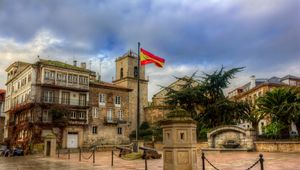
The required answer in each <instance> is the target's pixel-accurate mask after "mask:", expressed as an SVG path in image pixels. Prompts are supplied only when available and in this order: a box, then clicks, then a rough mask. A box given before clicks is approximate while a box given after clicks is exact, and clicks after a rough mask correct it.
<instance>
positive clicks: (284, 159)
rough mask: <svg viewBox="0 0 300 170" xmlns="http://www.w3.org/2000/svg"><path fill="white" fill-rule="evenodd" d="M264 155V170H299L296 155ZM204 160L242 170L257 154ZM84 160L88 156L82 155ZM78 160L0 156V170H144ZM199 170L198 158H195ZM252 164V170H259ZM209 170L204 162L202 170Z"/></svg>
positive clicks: (157, 167) (100, 156)
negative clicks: (204, 167) (204, 165)
mask: <svg viewBox="0 0 300 170" xmlns="http://www.w3.org/2000/svg"><path fill="white" fill-rule="evenodd" d="M262 154H263V155H264V159H265V161H264V167H265V170H300V153H262ZM205 155H206V157H207V159H208V160H209V161H210V162H211V163H212V164H214V165H215V166H216V167H217V168H218V169H221V170H243V169H247V168H248V167H250V166H251V165H252V164H253V163H254V162H255V161H257V160H258V158H259V157H258V155H259V153H257V152H226V153H218V152H209V153H206V154H205ZM83 157H85V158H88V157H89V154H88V153H84V155H83ZM92 161H93V160H92V157H91V158H90V159H89V160H86V159H84V158H82V161H81V162H79V156H78V153H73V154H71V156H70V159H68V156H67V155H61V156H60V158H48V157H43V156H41V155H31V156H25V157H9V158H4V157H0V170H90V169H91V170H94V169H97V170H127V169H132V170H133V169H135V170H142V169H144V160H123V159H120V158H117V157H114V166H113V167H112V166H111V152H97V153H96V159H95V164H93V162H92ZM198 165H199V170H200V169H202V168H200V167H202V164H201V156H200V153H199V155H198ZM259 166H260V165H259V164H258V165H256V166H254V167H253V169H252V170H259V169H260V167H259ZM162 169H163V159H159V160H149V161H148V170H162ZM212 169H213V168H212V167H211V166H210V165H208V163H207V162H206V170H212Z"/></svg>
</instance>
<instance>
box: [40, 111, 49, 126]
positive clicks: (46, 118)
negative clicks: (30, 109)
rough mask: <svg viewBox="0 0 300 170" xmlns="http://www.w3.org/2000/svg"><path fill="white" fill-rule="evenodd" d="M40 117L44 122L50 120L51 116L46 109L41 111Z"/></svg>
mask: <svg viewBox="0 0 300 170" xmlns="http://www.w3.org/2000/svg"><path fill="white" fill-rule="evenodd" d="M42 118H43V122H45V123H49V122H51V116H50V114H49V111H48V110H44V111H43V115H42Z"/></svg>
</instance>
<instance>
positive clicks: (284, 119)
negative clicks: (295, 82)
mask: <svg viewBox="0 0 300 170" xmlns="http://www.w3.org/2000/svg"><path fill="white" fill-rule="evenodd" d="M257 107H258V110H259V111H260V112H263V113H267V114H268V115H269V116H270V117H271V119H272V122H278V123H279V124H282V125H283V126H284V127H285V128H283V129H282V134H283V135H284V136H286V135H288V132H289V128H290V125H291V123H292V122H299V116H300V97H299V89H297V88H277V89H274V90H272V91H269V92H267V93H266V94H265V95H264V96H262V97H260V98H258V100H257Z"/></svg>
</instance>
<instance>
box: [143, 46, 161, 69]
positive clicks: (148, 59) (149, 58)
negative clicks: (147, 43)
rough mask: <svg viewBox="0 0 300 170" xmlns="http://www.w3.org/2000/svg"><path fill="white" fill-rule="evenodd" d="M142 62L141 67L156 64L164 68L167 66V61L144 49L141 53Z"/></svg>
mask: <svg viewBox="0 0 300 170" xmlns="http://www.w3.org/2000/svg"><path fill="white" fill-rule="evenodd" d="M140 61H141V65H146V64H151V63H154V64H155V65H156V66H157V67H163V66H164V64H165V59H163V58H160V57H158V56H156V55H154V54H152V53H150V52H148V51H146V50H144V49H143V48H141V51H140Z"/></svg>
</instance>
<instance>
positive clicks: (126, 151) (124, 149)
mask: <svg viewBox="0 0 300 170" xmlns="http://www.w3.org/2000/svg"><path fill="white" fill-rule="evenodd" d="M116 149H118V150H120V153H119V157H121V156H124V155H126V154H129V153H132V150H131V149H130V148H127V147H121V146H117V147H116Z"/></svg>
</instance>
